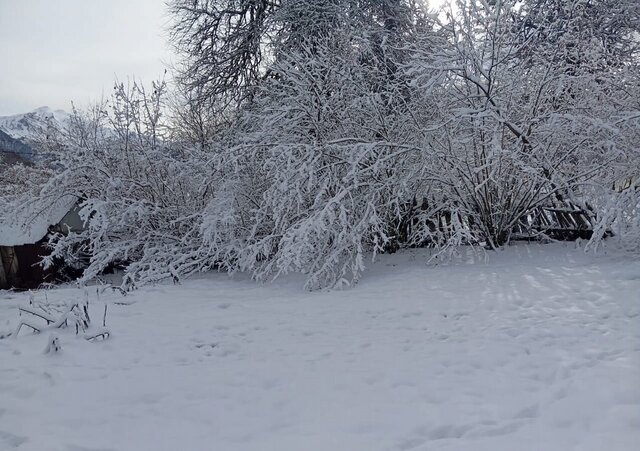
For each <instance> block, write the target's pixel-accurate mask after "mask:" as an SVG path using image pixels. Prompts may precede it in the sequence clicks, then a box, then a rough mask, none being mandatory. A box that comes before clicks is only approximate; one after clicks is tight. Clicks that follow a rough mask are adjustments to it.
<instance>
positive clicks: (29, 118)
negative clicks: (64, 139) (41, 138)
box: [0, 106, 71, 138]
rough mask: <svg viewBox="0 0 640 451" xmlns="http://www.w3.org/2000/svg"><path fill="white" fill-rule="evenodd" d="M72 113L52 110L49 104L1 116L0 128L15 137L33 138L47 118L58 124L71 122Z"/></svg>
mask: <svg viewBox="0 0 640 451" xmlns="http://www.w3.org/2000/svg"><path fill="white" fill-rule="evenodd" d="M70 117H71V115H70V114H69V113H67V112H66V111H64V110H52V109H51V108H49V107H48V106H42V107H40V108H36V109H35V110H33V111H30V112H28V113H23V114H15V115H11V116H0V130H2V131H4V132H5V133H7V134H8V135H10V136H12V137H13V138H33V137H34V136H36V134H37V132H38V130H39V129H40V128H41V127H42V126H43V124H45V123H46V121H47V120H51V121H53V122H54V123H55V124H57V125H58V126H64V125H66V124H67V123H68V122H69V119H70Z"/></svg>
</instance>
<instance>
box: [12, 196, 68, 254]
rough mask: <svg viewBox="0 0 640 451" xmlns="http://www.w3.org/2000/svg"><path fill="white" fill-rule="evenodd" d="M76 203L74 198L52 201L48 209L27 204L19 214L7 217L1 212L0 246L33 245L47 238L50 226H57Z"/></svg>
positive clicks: (65, 197)
mask: <svg viewBox="0 0 640 451" xmlns="http://www.w3.org/2000/svg"><path fill="white" fill-rule="evenodd" d="M75 203H76V198H75V197H73V196H63V197H61V198H59V199H55V200H52V201H51V202H50V203H49V205H47V206H46V207H41V206H40V205H37V204H36V203H31V204H26V205H24V206H23V208H22V209H21V210H20V211H18V213H17V214H14V213H12V216H6V214H3V213H6V212H0V246H21V245H23V244H33V243H37V242H38V241H40V240H41V239H42V238H44V237H45V235H46V234H47V231H48V230H49V226H52V225H56V224H58V223H59V222H60V221H62V219H64V217H65V216H66V215H67V214H68V213H69V211H70V210H71V209H72V208H73V206H74V204H75Z"/></svg>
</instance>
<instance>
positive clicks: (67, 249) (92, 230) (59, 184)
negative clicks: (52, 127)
mask: <svg viewBox="0 0 640 451" xmlns="http://www.w3.org/2000/svg"><path fill="white" fill-rule="evenodd" d="M165 89H166V85H165V84H164V83H154V84H153V86H152V91H151V92H150V93H148V92H147V91H145V89H144V88H143V87H142V86H140V85H139V84H137V83H133V84H132V85H131V86H130V87H125V85H124V84H122V83H119V84H117V85H116V88H115V91H114V95H113V98H112V101H111V103H110V104H109V105H100V106H98V107H96V108H95V109H94V110H92V111H91V112H90V113H91V114H89V115H87V114H81V113H79V112H77V111H76V112H75V114H74V115H73V117H72V119H71V121H70V125H69V127H68V128H67V129H66V130H63V131H62V132H61V133H60V135H59V136H58V137H56V139H55V140H54V141H52V142H49V143H48V150H49V151H50V152H53V151H55V152H56V153H57V162H56V165H57V166H58V168H57V174H56V175H55V176H54V177H52V178H51V179H50V180H49V181H48V183H47V184H46V185H45V186H44V187H43V189H42V191H41V193H40V198H41V199H45V200H46V199H47V198H50V197H51V196H61V195H73V196H75V197H76V198H77V199H78V202H79V207H80V211H79V213H80V216H81V218H82V219H83V221H84V225H85V228H84V230H83V231H80V232H77V233H69V234H65V235H63V234H61V235H57V236H54V237H52V239H51V243H50V244H51V245H52V247H53V252H52V254H51V255H50V256H49V257H47V259H46V260H45V262H46V263H51V262H52V261H53V259H55V258H63V259H65V260H67V261H74V260H78V259H84V260H86V263H87V265H88V267H86V268H85V270H84V274H83V276H82V279H83V280H88V279H91V278H92V277H95V276H96V275H98V274H100V273H101V272H102V271H104V270H105V269H107V268H109V267H111V266H112V265H116V264H122V265H123V266H124V267H125V268H126V273H125V280H124V284H125V285H127V286H131V285H135V284H137V283H139V282H142V283H145V282H147V283H148V282H151V281H154V280H160V279H164V278H173V279H174V280H178V279H179V278H180V277H181V276H183V275H185V274H189V273H192V272H194V271H199V270H201V269H203V268H206V267H208V266H209V263H210V262H209V261H208V258H207V255H206V254H204V253H203V252H202V247H201V242H202V240H201V234H200V218H201V215H200V213H201V211H202V209H203V207H204V205H206V202H207V199H208V196H209V195H210V188H209V185H208V182H207V180H210V179H211V171H209V170H208V168H209V166H208V164H207V156H206V155H205V154H203V153H202V152H201V151H199V150H198V149H196V148H194V147H191V146H188V145H183V144H181V143H180V142H179V141H175V140H171V139H170V136H169V130H168V129H167V128H166V125H167V124H166V121H165V119H164V116H163V113H164V103H163V101H164V96H165Z"/></svg>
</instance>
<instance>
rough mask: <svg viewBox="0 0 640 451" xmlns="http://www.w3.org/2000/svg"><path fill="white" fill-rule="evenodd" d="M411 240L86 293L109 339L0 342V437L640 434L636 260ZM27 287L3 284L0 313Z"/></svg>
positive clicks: (167, 441) (433, 440) (52, 295)
mask: <svg viewBox="0 0 640 451" xmlns="http://www.w3.org/2000/svg"><path fill="white" fill-rule="evenodd" d="M426 253H427V251H426V250H416V251H412V252H403V253H399V254H395V255H383V256H381V260H380V261H379V262H378V263H376V264H374V265H373V266H372V268H371V269H370V270H369V271H368V272H367V273H365V276H364V277H363V279H362V280H361V282H360V283H359V284H358V286H357V287H355V288H354V289H350V290H345V291H331V292H313V293H309V292H305V291H302V290H301V288H300V286H301V281H300V279H298V278H295V277H291V278H289V279H283V280H279V281H277V282H274V283H272V284H267V285H259V284H256V283H254V282H251V281H249V280H246V279H244V278H243V277H235V278H233V279H232V278H229V277H227V276H226V275H224V274H209V275H206V276H203V277H201V278H198V279H193V280H190V281H187V282H185V283H184V284H183V285H170V284H166V285H157V286H155V287H147V288H143V289H140V290H139V291H137V292H134V293H133V294H131V295H129V296H127V297H124V298H123V297H121V296H119V295H116V294H115V293H110V292H108V293H105V294H103V296H102V297H101V300H100V301H98V300H97V299H96V297H95V295H92V296H91V302H92V305H91V310H90V312H91V313H92V316H93V320H94V322H96V321H98V320H99V319H100V317H101V316H102V314H101V312H102V308H103V307H102V302H107V303H108V314H107V326H108V327H109V328H110V330H111V332H112V337H111V338H110V339H108V340H106V341H102V342H93V343H91V342H87V341H85V340H83V339H81V338H76V336H75V335H74V334H73V332H72V331H69V330H66V331H65V330H61V331H59V333H58V338H59V342H60V345H61V346H62V351H61V352H60V353H55V354H44V353H43V350H44V349H45V347H46V345H47V343H48V341H49V335H48V334H43V335H44V336H43V335H31V334H29V333H27V332H26V331H25V332H22V333H21V336H20V337H18V338H16V339H13V338H10V339H4V340H0V449H3V450H4V449H17V450H34V451H35V450H37V451H43V450H52V451H58V450H59V451H71V450H76V451H77V450H117V451H124V450H131V451H140V450H167V451H169V450H171V451H175V450H180V449H184V450H225V451H229V450H233V451H235V450H242V451H244V450H259V451H267V450H273V451H288V450H291V451H294V450H295V451H299V450H305V451H328V450H332V451H341V450H344V451H357V450H366V451H376V450H380V451H383V450H397V451H401V450H415V451H420V450H422V451H425V450H429V451H434V450H455V451H465V450H468V451H482V450H486V451H500V450H504V451H513V450H522V451H527V450H545V451H548V450H551V451H553V450H558V451H569V450H581V451H589V450H593V451H596V450H598V451H601V450H605V449H606V450H611V451H624V450H632V449H637V444H638V443H640V383H639V381H640V262H639V261H638V260H633V259H631V258H630V257H629V256H626V257H623V256H617V255H615V254H613V253H612V254H611V255H605V254H602V255H599V256H594V255H588V254H585V253H584V252H583V251H582V250H581V249H577V248H576V245H575V243H572V244H554V245H546V246H542V245H529V246H525V245H519V246H512V247H509V248H507V249H505V250H504V251H499V252H493V253H489V254H487V255H488V258H485V257H484V256H475V257H474V256H471V255H466V256H465V257H464V258H461V259H460V260H459V261H457V262H455V263H451V264H443V265H439V266H436V267H427V266H425V263H424V262H425V259H426V255H425V254H426ZM35 297H36V298H38V299H44V297H45V293H43V292H37V293H35ZM46 297H47V299H48V300H49V301H51V302H53V301H60V300H70V299H81V297H82V291H81V290H79V289H77V288H72V287H66V288H61V289H55V290H51V291H48V292H46ZM27 300H28V294H26V293H10V292H3V293H2V292H0V329H5V328H6V329H9V330H11V328H12V327H13V326H14V325H15V324H16V322H17V320H18V317H17V313H16V311H17V307H18V306H19V305H25V304H26V303H27ZM123 301H126V304H127V305H122V304H121V302H123ZM115 302H119V303H120V304H116V303H115Z"/></svg>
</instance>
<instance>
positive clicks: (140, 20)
mask: <svg viewBox="0 0 640 451" xmlns="http://www.w3.org/2000/svg"><path fill="white" fill-rule="evenodd" d="M443 1H444V0H429V4H430V5H431V6H432V7H437V6H439V5H440V4H441V3H442V2H443ZM167 21H168V17H167V15H166V8H165V3H164V0H0V116H4V115H9V114H18V113H25V112H27V111H31V110H33V109H35V108H38V107H41V106H45V105H46V106H49V107H51V108H53V109H64V110H67V111H69V110H70V109H71V101H74V102H75V104H76V105H77V106H79V107H85V106H87V105H88V104H90V103H91V102H94V101H96V100H99V99H100V97H101V96H102V94H103V93H104V95H105V97H106V96H108V95H109V94H110V92H111V89H112V88H113V82H114V79H115V77H116V75H117V76H118V78H119V79H120V80H123V81H124V80H126V79H127V77H135V78H136V79H141V80H142V81H143V82H146V83H149V82H150V81H151V80H153V79H157V78H158V77H160V76H162V73H163V71H164V67H165V66H164V64H163V62H169V61H170V59H171V54H170V51H169V49H168V46H167V44H166V31H165V25H166V23H167Z"/></svg>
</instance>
